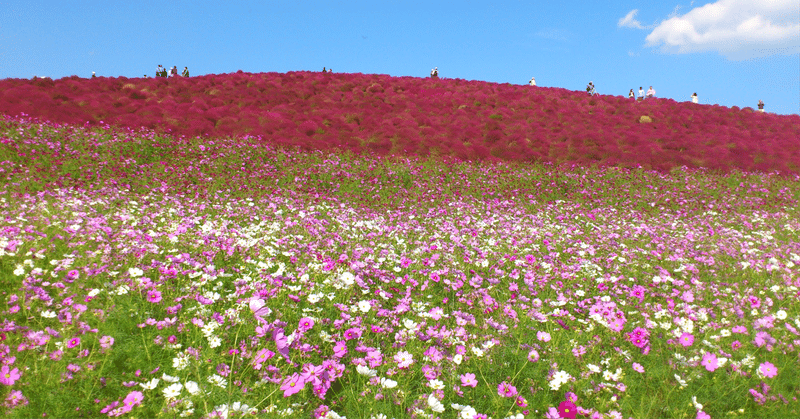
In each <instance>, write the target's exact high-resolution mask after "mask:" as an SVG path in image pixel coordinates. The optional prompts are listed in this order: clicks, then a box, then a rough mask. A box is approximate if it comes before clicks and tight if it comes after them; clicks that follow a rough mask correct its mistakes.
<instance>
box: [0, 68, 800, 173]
mask: <svg viewBox="0 0 800 419" xmlns="http://www.w3.org/2000/svg"><path fill="white" fill-rule="evenodd" d="M0 113H3V114H7V115H11V116H16V115H19V114H20V113H25V114H27V115H30V116H32V117H34V118H37V119H40V120H47V121H51V122H56V123H67V124H80V125H83V124H87V123H88V124H89V125H106V124H108V125H117V126H122V127H130V128H138V127H147V128H152V129H156V130H158V131H161V132H165V133H166V132H168V133H171V134H172V135H175V136H178V137H179V136H187V137H193V136H245V135H246V136H251V137H260V139H261V141H263V142H265V143H269V144H273V145H280V146H289V147H293V146H299V147H301V148H303V149H306V150H331V149H345V150H350V151H353V152H357V153H372V154H378V155H411V154H413V155H422V156H449V157H452V158H456V159H460V160H482V161H496V160H504V161H518V162H549V163H553V164H581V165H601V166H626V167H635V166H642V167H645V168H652V169H658V170H669V169H670V168H672V167H677V166H688V167H706V168H709V169H712V170H720V171H729V170H732V169H739V170H745V171H780V172H786V173H798V172H800V144H799V142H798V139H800V116H797V115H788V116H786V115H775V114H769V113H766V114H765V113H760V112H757V111H754V110H753V109H751V108H743V109H739V108H738V107H735V106H734V107H732V108H728V107H724V106H719V105H698V104H693V103H690V102H676V101H674V100H672V99H659V98H656V99H647V100H645V101H642V102H636V101H633V100H631V99H628V98H624V97H621V96H607V95H599V96H589V95H587V94H586V93H585V92H578V91H571V90H567V89H562V88H552V87H533V86H527V85H522V86H521V85H511V84H498V83H490V82H483V81H467V80H462V79H436V78H417V77H392V76H388V75H374V74H358V73H356V74H345V73H321V72H289V73H244V72H241V71H240V72H237V73H230V74H217V75H205V76H197V77H189V78H183V77H177V78H170V79H165V78H125V77H110V78H109V77H98V78H93V79H83V78H79V77H77V76H72V77H66V78H62V79H58V80H51V79H49V78H37V79H33V80H27V79H4V80H0ZM643 116H646V117H647V118H642V117H643ZM646 119H649V120H650V121H652V122H641V121H644V120H646Z"/></svg>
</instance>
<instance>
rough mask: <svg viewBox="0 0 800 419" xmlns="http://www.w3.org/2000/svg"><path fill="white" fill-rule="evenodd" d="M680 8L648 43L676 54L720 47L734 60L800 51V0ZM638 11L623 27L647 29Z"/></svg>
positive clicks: (730, 0)
mask: <svg viewBox="0 0 800 419" xmlns="http://www.w3.org/2000/svg"><path fill="white" fill-rule="evenodd" d="M678 10H679V8H676V9H675V10H674V11H673V13H672V14H671V15H670V16H669V17H668V18H667V19H666V20H664V21H662V22H661V23H659V24H658V25H656V26H655V28H654V29H653V30H652V32H650V34H649V35H647V37H646V38H645V41H646V45H647V46H650V47H660V49H661V51H662V52H665V53H674V54H688V53H695V52H709V51H716V52H718V53H719V54H721V55H723V56H725V57H726V58H728V59H729V60H743V59H747V58H753V57H759V56H767V55H774V54H796V53H798V52H800V15H799V14H798V8H797V0H771V1H752V0H718V1H716V2H714V3H709V4H706V5H704V6H701V7H696V8H693V9H691V10H690V11H689V12H687V13H686V14H684V15H678ZM637 11H638V10H633V11H631V12H630V13H628V15H626V16H625V17H624V18H622V19H620V21H619V23H618V26H620V27H623V26H624V27H634V28H638V29H641V28H642V27H641V24H640V23H639V22H638V21H636V19H635V18H634V16H635V15H636V12H637ZM636 25H638V26H636Z"/></svg>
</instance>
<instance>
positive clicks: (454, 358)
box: [453, 354, 463, 365]
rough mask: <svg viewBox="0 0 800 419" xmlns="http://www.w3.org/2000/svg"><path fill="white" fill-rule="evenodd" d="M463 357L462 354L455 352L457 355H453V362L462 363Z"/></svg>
mask: <svg viewBox="0 0 800 419" xmlns="http://www.w3.org/2000/svg"><path fill="white" fill-rule="evenodd" d="M462 359H463V357H462V356H461V354H455V355H453V362H454V363H455V364H456V365H461V360H462Z"/></svg>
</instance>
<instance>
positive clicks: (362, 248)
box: [0, 116, 800, 418]
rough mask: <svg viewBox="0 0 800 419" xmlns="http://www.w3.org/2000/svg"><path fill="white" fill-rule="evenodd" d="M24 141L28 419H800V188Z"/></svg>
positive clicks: (238, 142) (7, 312)
mask: <svg viewBox="0 0 800 419" xmlns="http://www.w3.org/2000/svg"><path fill="white" fill-rule="evenodd" d="M0 127H1V129H0V180H1V181H0V217H1V218H0V219H1V220H2V221H0V278H2V281H0V287H2V288H1V289H0V293H1V297H0V299H1V301H2V318H3V322H2V335H0V339H2V341H0V359H1V364H2V367H0V368H1V370H0V392H1V393H0V396H1V397H2V400H3V406H2V415H3V416H4V417H105V416H109V417H170V418H171V417H228V418H232V417H289V418H309V417H314V418H320V417H324V418H338V417H347V418H407V417H414V418H435V417H439V418H486V417H492V418H507V417H513V418H559V417H565V418H574V417H590V418H629V417H634V418H656V417H676V418H709V417H711V418H723V417H725V418H727V417H730V418H752V417H760V418H769V417H774V418H785V417H797V416H800V403H798V400H797V397H798V395H799V394H800V382H798V379H797V371H798V355H799V354H800V352H798V347H800V332H798V329H800V305H799V304H798V296H799V295H800V294H799V293H798V291H799V289H798V287H800V240H798V230H800V218H799V217H798V207H797V202H798V197H800V186H799V184H798V180H800V179H798V177H797V176H796V175H787V174H781V173H745V172H740V171H731V172H728V173H726V174H720V173H716V172H708V171H704V170H697V169H687V168H681V167H677V168H674V169H673V170H671V171H667V172H664V171H662V172H655V171H648V170H644V169H641V168H622V169H619V168H613V167H609V168H586V167H580V166H572V167H564V166H553V165H547V164H517V163H502V162H499V163H498V162H495V163H474V162H473V163H470V162H463V161H458V160H452V159H450V160H449V159H443V158H440V159H429V158H407V157H402V158H401V157H396V156H385V157H380V156H367V155H356V154H352V153H347V152H335V153H334V152H322V151H312V152H309V151H300V150H289V149H285V148H273V147H269V146H267V145H265V144H263V142H259V141H258V140H257V139H256V138H253V137H242V138H235V139H234V138H230V137H227V138H222V137H219V138H173V137H168V136H165V135H161V134H156V133H154V132H152V131H147V130H138V131H133V130H130V129H120V128H113V127H110V126H105V127H93V128H83V127H79V126H73V125H63V124H56V123H39V122H36V121H33V120H31V119H28V118H25V117H24V116H23V117H18V118H10V117H6V118H4V119H3V120H2V122H0ZM576 415H577V416H576Z"/></svg>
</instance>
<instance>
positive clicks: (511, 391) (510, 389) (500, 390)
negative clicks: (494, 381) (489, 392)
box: [497, 381, 517, 397]
mask: <svg viewBox="0 0 800 419" xmlns="http://www.w3.org/2000/svg"><path fill="white" fill-rule="evenodd" d="M497 394H499V395H501V396H503V397H514V396H516V395H517V388H516V387H514V386H512V385H511V384H509V383H507V382H505V381H503V382H502V383H500V384H498V385H497Z"/></svg>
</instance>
